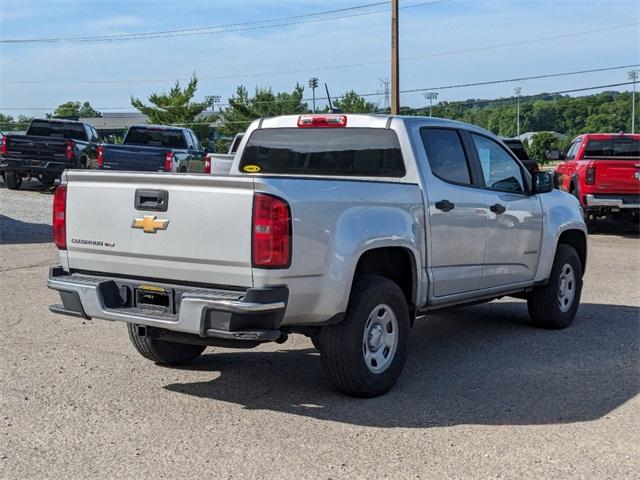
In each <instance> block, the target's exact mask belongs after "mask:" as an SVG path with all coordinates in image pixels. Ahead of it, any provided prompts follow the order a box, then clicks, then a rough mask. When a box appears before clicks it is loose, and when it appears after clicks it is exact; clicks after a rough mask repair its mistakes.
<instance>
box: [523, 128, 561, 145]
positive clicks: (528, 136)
mask: <svg viewBox="0 0 640 480" xmlns="http://www.w3.org/2000/svg"><path fill="white" fill-rule="evenodd" d="M538 133H550V134H551V135H553V136H554V137H556V138H557V139H558V140H564V139H565V138H567V136H566V135H563V134H562V133H558V132H550V131H548V130H543V131H540V132H525V133H523V134H522V135H520V136H519V137H516V138H517V139H518V140H520V141H521V142H522V143H525V142H527V144H529V143H531V140H533V137H535V136H536V135H537V134H538Z"/></svg>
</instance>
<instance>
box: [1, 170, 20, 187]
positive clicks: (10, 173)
mask: <svg viewBox="0 0 640 480" xmlns="http://www.w3.org/2000/svg"><path fill="white" fill-rule="evenodd" d="M4 181H5V183H6V184H7V188H8V189H9V190H18V189H19V188H20V186H21V185H22V175H20V172H17V171H16V170H7V171H6V172H5V174H4Z"/></svg>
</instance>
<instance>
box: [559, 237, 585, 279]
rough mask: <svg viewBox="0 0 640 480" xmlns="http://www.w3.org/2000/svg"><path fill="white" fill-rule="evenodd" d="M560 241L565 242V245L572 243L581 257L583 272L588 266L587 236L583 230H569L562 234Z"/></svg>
mask: <svg viewBox="0 0 640 480" xmlns="http://www.w3.org/2000/svg"><path fill="white" fill-rule="evenodd" d="M558 243H559V244H560V243H564V244H565V245H571V246H572V247H573V248H574V249H575V250H576V252H578V256H579V257H580V263H581V264H582V273H583V274H584V271H585V269H586V267H587V237H586V236H585V234H584V232H582V231H581V230H567V231H565V232H562V234H560V238H559V239H558Z"/></svg>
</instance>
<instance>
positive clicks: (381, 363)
mask: <svg viewBox="0 0 640 480" xmlns="http://www.w3.org/2000/svg"><path fill="white" fill-rule="evenodd" d="M397 348H398V319H397V318H396V314H395V313H394V311H393V310H392V309H391V307H389V305H386V304H384V303H381V304H380V305H378V306H377V307H375V308H374V309H373V310H372V311H371V313H370V314H369V317H368V318H367V323H366V324H365V327H364V334H363V335H362V354H363V356H364V363H365V364H366V365H367V368H368V369H369V370H370V371H371V372H373V373H382V372H384V371H385V370H386V369H387V368H389V366H390V365H391V363H392V362H393V358H394V357H395V354H396V349H397Z"/></svg>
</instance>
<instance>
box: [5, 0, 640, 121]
mask: <svg viewBox="0 0 640 480" xmlns="http://www.w3.org/2000/svg"><path fill="white" fill-rule="evenodd" d="M370 1H373V0H370ZM364 3H369V2H368V1H367V0H342V1H338V0H322V1H320V0H298V1H278V2H276V1H257V0H235V1H234V0H217V1H208V0H181V1H178V0H168V1H160V0H46V1H45V0H1V5H0V11H1V12H2V13H1V14H0V37H1V38H3V39H13V38H32V37H70V36H73V37H78V36H87V35H110V34H120V33H137V32H148V31H158V30H165V29H174V28H187V27H201V26H208V25H221V24H228V23H236V22H245V21H255V20H264V19H267V18H274V17H283V16H289V15H300V14H305V13H310V12H316V11H322V10H329V9H333V8H344V7H349V6H353V5H360V4H364ZM418 3H424V0H400V4H401V6H403V5H404V6H411V5H415V4H418ZM381 8H382V9H385V8H386V7H377V8H373V9H372V10H380V9H381ZM400 21H401V38H400V49H401V57H405V58H407V57H419V56H422V57H425V58H419V59H411V60H406V61H403V62H402V65H401V88H402V89H412V88H423V87H431V86H439V85H450V84H459V83H466V82H481V81H488V80H496V79H502V78H514V77H520V76H530V75H539V74H547V73H556V72H568V71H574V70H582V69H590V68H598V67H608V66H617V65H626V64H637V63H640V34H639V28H638V26H637V25H636V26H634V27H627V28H619V29H612V30H608V31H604V32H598V33H591V34H588V35H582V36H577V37H568V38H562V39H556V40H553V41H541V42H536V43H530V44H523V45H518V46H511V47H503V48H495V49H488V50H480V51H476V52H467V53H456V54H446V53H447V52H452V51H456V50H466V49H472V48H477V47H485V46H491V45H496V44H503V43H511V42H518V41H522V40H530V39H538V38H543V37H549V36H554V35H562V34H570V33H574V32H582V31H588V30H594V29H601V28H607V27H616V26H620V25H624V24H630V23H633V22H640V2H637V1H633V0H616V1H589V0H582V1H576V0H554V1H549V0H538V1H515V0H486V1H471V0H450V1H446V2H443V3H439V4H434V5H424V6H419V7H415V8H408V9H404V10H401V13H400ZM389 37H390V34H389V14H388V13H387V12H384V13H378V14H371V15H363V16H358V17H346V18H341V19H335V20H332V21H327V22H316V23H307V24H302V25H290V26H286V27H277V28H265V29H258V30H250V31H242V32H227V33H222V34H212V35H198V36H186V37H180V38H161V39H153V40H137V41H122V42H100V43H88V42H87V43H39V44H28V45H23V44H21V45H16V44H0V81H1V83H0V112H2V113H5V114H13V115H15V114H18V113H24V114H29V115H36V116H37V115H44V113H45V111H44V110H30V109H37V108H47V107H55V106H56V105H58V104H60V103H62V102H64V101H67V100H79V101H86V100H88V101H90V102H91V103H92V105H93V106H94V107H96V108H98V109H99V110H100V109H101V108H102V109H104V111H113V110H127V109H128V110H131V107H130V102H129V97H130V95H134V96H138V97H143V98H145V97H146V96H147V95H148V94H149V93H151V92H153V91H158V90H160V91H161V90H164V89H166V88H168V87H169V86H170V85H171V83H172V80H173V79H176V78H187V77H189V76H190V75H191V73H192V72H194V71H195V72H197V74H198V76H199V77H200V78H201V82H200V87H199V91H198V99H202V98H203V97H204V95H221V96H222V102H223V103H224V102H225V101H226V99H227V97H228V96H229V95H231V94H232V93H233V92H234V91H235V88H236V86H237V85H240V84H242V85H245V86H246V87H248V88H249V89H250V90H252V89H253V88H255V87H256V86H270V87H272V88H273V89H274V90H276V91H284V90H287V91H290V90H291V89H292V88H293V86H294V85H295V84H296V82H301V83H303V84H306V82H307V80H308V79H309V78H310V77H311V76H317V77H318V78H319V79H320V82H327V83H328V84H329V87H330V90H331V93H332V95H337V94H340V93H342V92H344V91H346V90H349V89H354V90H355V91H356V92H358V93H365V92H366V93H375V92H379V91H381V86H380V82H379V78H385V77H389V65H388V63H386V62H387V60H388V57H389V50H390V40H389ZM442 53H445V54H444V55H439V56H431V55H433V54H442ZM372 62H379V63H375V64H373V65H364V66H353V67H338V68H336V66H341V65H348V64H357V63H372ZM292 70H295V71H298V70H308V71H299V72H297V73H286V72H291V71H292ZM265 73H266V75H258V76H252V75H253V74H265ZM626 74H627V71H626V70H618V71H611V72H602V73H594V74H588V75H580V76H572V77H564V78H554V79H545V80H529V81H525V82H522V83H517V84H516V83H507V84H499V85H491V86H482V87H467V88H460V89H452V90H443V91H441V92H440V97H439V99H440V100H449V101H455V100H462V99H467V98H493V97H500V96H502V97H504V96H510V95H511V94H512V92H513V89H514V88H515V87H516V86H521V87H522V92H523V95H525V94H535V93H539V92H542V91H557V90H565V89H572V88H582V87H589V86H593V85H601V84H609V83H617V82H623V81H625V80H626ZM216 77H218V78H216ZM219 77H226V78H219ZM229 77H234V78H229ZM103 80H109V81H122V83H83V81H103ZM32 81H40V82H42V81H44V82H47V83H29V82H32ZM370 100H373V101H376V102H378V101H379V102H382V97H381V96H379V97H371V98H370ZM401 103H402V104H403V105H409V106H420V105H424V104H425V103H426V102H425V100H424V99H423V97H422V94H421V93H411V94H404V95H402V97H401Z"/></svg>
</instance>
